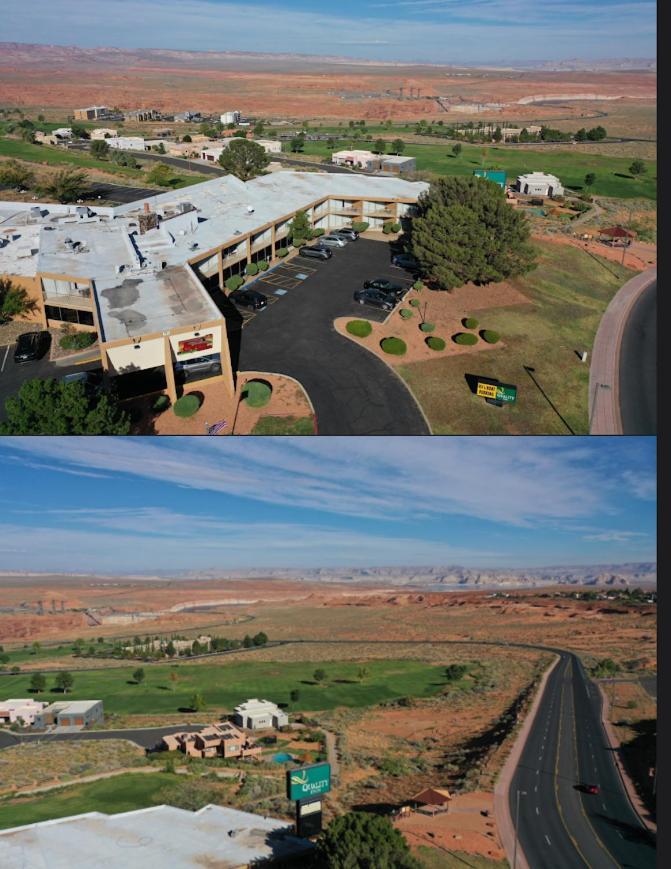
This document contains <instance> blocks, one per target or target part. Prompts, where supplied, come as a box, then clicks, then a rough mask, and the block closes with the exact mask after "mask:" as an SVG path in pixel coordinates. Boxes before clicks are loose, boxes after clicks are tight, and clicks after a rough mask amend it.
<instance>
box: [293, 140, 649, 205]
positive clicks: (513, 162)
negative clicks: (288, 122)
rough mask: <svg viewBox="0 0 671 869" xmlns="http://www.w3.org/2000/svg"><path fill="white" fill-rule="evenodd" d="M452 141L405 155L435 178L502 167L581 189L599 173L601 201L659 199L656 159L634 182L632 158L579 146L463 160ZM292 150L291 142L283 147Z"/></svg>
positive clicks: (324, 151)
mask: <svg viewBox="0 0 671 869" xmlns="http://www.w3.org/2000/svg"><path fill="white" fill-rule="evenodd" d="M351 143H352V140H351V139H349V138H347V139H342V140H338V141H337V142H336V147H335V148H331V147H329V145H328V143H327V142H306V143H305V147H304V149H303V153H304V154H316V155H319V156H321V157H324V158H328V157H330V155H331V152H332V151H333V150H339V149H343V148H347V147H349V146H350V145H351ZM372 144H373V143H372V142H366V141H365V140H359V141H358V142H355V143H354V147H355V148H364V149H370V147H371V145H372ZM453 144H454V143H453V142H451V141H445V142H439V143H437V144H435V145H433V144H431V145H413V144H410V143H407V144H406V146H405V148H404V150H403V156H405V157H414V158H415V159H416V161H417V170H418V171H419V172H434V173H435V174H436V175H471V174H472V173H473V170H474V169H479V168H480V167H481V166H482V165H483V150H485V151H486V152H487V153H486V156H485V157H484V165H485V166H500V167H501V168H502V169H505V170H506V173H507V174H508V181H509V182H512V181H513V180H514V179H515V178H516V177H517V176H518V175H523V174H525V173H527V172H534V171H543V172H550V173H552V174H553V175H556V176H557V177H558V178H559V179H560V180H561V182H562V183H563V184H564V186H566V187H569V188H571V189H574V190H577V189H581V188H582V186H583V182H584V178H585V175H586V174H587V173H588V172H593V173H595V174H596V182H595V184H594V186H593V187H592V192H593V193H595V194H597V195H600V196H615V197H620V198H623V199H628V198H632V197H645V198H647V199H656V196H657V193H656V180H657V166H656V163H655V162H654V161H652V160H644V161H643V162H644V163H645V166H646V169H647V172H646V174H645V175H644V176H643V177H641V178H639V179H635V178H633V177H632V176H630V175H629V166H630V165H631V163H632V159H633V158H631V157H606V156H602V155H600V154H587V153H585V152H584V151H581V150H580V149H579V147H572V146H567V148H566V149H565V150H561V151H555V150H542V149H538V150H527V149H526V148H510V147H497V146H495V145H487V146H485V145H467V144H464V145H463V150H462V152H461V154H460V155H459V156H458V157H455V156H454V155H453V154H452V145H453ZM284 148H285V149H286V150H288V148H289V145H288V143H287V144H286V145H284Z"/></svg>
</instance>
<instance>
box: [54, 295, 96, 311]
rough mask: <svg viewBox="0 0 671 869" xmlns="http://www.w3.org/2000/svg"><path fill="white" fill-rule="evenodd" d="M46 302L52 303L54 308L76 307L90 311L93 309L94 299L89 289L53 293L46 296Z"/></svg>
mask: <svg viewBox="0 0 671 869" xmlns="http://www.w3.org/2000/svg"><path fill="white" fill-rule="evenodd" d="M44 304H45V305H51V306H52V307H54V308H75V309H77V310H80V311H90V310H92V309H93V299H92V298H91V294H90V293H89V292H88V291H82V292H81V293H72V294H70V295H67V294H65V293H63V294H61V293H53V294H52V295H50V296H44Z"/></svg>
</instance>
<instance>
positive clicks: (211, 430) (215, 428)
mask: <svg viewBox="0 0 671 869" xmlns="http://www.w3.org/2000/svg"><path fill="white" fill-rule="evenodd" d="M227 425H228V423H227V422H226V420H225V419H220V420H219V422H215V423H214V425H208V427H207V433H208V434H209V435H216V434H218V433H219V432H220V431H221V430H222V429H223V428H226V426H227Z"/></svg>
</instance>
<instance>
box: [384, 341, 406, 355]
mask: <svg viewBox="0 0 671 869" xmlns="http://www.w3.org/2000/svg"><path fill="white" fill-rule="evenodd" d="M380 347H381V348H382V349H383V350H384V352H385V353H391V355H392V356H403V355H404V354H405V352H406V350H407V349H408V348H407V347H406V346H405V341H402V340H401V339H400V338H383V339H382V340H381V341H380Z"/></svg>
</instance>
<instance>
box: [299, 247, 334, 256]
mask: <svg viewBox="0 0 671 869" xmlns="http://www.w3.org/2000/svg"><path fill="white" fill-rule="evenodd" d="M298 253H299V254H300V255H301V256H311V257H316V258H317V259H331V257H332V256H333V251H332V250H329V248H327V247H322V246H321V245H318V244H316V245H313V246H310V245H309V244H305V245H303V247H301V248H299V249H298Z"/></svg>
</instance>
